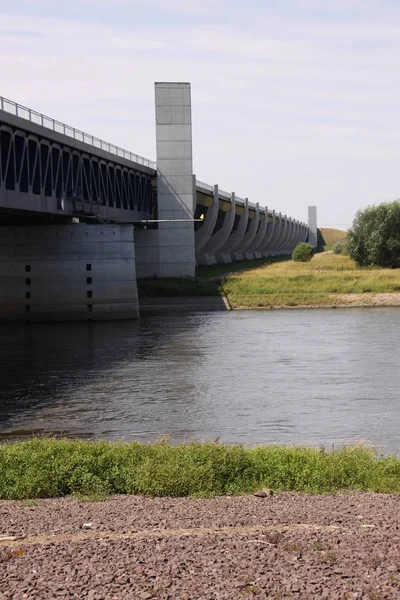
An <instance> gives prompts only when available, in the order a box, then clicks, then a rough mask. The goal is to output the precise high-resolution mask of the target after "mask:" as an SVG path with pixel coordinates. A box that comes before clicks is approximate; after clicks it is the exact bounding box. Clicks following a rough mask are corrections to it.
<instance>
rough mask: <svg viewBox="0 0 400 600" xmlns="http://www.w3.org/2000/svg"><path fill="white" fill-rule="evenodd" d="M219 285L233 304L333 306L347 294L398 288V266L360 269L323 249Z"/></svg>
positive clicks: (339, 302)
mask: <svg viewBox="0 0 400 600" xmlns="http://www.w3.org/2000/svg"><path fill="white" fill-rule="evenodd" d="M222 289H223V291H224V293H225V295H226V297H227V299H228V301H229V304H230V305H231V307H232V308H246V307H248V308H255V307H260V308H268V307H278V306H283V307H290V306H299V305H302V306H321V305H322V306H324V305H328V306H335V305H337V304H346V302H347V300H346V295H348V294H360V295H361V294H368V293H375V294H381V293H394V292H400V269H397V270H396V269H381V268H368V269H360V268H358V267H356V265H355V263H354V261H352V260H351V259H350V258H349V257H348V256H340V255H339V256H335V255H333V254H331V253H322V254H317V255H316V256H314V258H313V259H312V260H311V261H310V262H308V263H296V262H293V261H286V262H280V263H274V264H270V265H266V266H263V267H261V268H258V269H253V270H250V271H246V272H243V273H232V274H231V275H228V276H227V277H226V278H225V279H224V281H223V283H222ZM349 302H350V300H349Z"/></svg>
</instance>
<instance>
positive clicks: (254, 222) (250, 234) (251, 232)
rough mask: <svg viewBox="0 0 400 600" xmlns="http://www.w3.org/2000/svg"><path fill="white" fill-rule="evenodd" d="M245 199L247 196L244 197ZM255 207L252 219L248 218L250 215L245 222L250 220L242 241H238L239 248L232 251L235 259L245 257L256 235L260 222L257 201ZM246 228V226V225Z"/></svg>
mask: <svg viewBox="0 0 400 600" xmlns="http://www.w3.org/2000/svg"><path fill="white" fill-rule="evenodd" d="M246 201H247V198H246ZM255 209H256V214H255V217H254V218H253V219H250V216H249V218H248V221H247V223H248V222H249V221H251V223H250V227H249V228H248V230H247V232H246V233H245V234H244V236H243V238H242V241H241V242H240V245H239V248H238V249H237V250H236V252H234V259H235V260H243V259H244V258H246V250H247V248H249V247H250V245H251V244H252V243H253V241H254V238H255V236H256V233H257V229H258V224H259V222H260V206H259V204H258V202H257V204H256V206H255ZM249 213H250V209H249ZM246 228H247V226H246Z"/></svg>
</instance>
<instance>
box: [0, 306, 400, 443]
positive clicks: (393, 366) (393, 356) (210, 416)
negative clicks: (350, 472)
mask: <svg viewBox="0 0 400 600" xmlns="http://www.w3.org/2000/svg"><path fill="white" fill-rule="evenodd" d="M399 340H400V309H396V308H374V309H355V308H351V309H336V310H332V309H331V310H329V309H328V310H326V309H325V310H323V309H320V310H286V311H285V310H277V311H267V312H262V311H240V312H226V313H193V314H186V315H168V316H165V315H164V316H151V317H150V316H149V317H142V318H141V319H140V321H138V322H119V323H118V322H117V323H89V324H84V323H79V324H59V325H47V324H46V325H31V326H29V325H26V326H25V325H24V326H23V325H21V326H19V325H18V326H17V325H0V440H1V439H2V440H5V439H16V438H21V437H24V436H27V435H32V434H38V433H43V434H62V433H63V434H66V435H68V436H71V437H78V438H105V439H110V440H115V439H120V438H124V439H125V440H134V439H139V440H142V441H143V440H154V439H156V438H159V437H160V436H162V435H164V434H168V435H169V436H170V439H171V441H173V442H176V441H181V440H193V439H196V440H213V439H216V438H219V439H220V440H221V441H224V442H234V443H239V442H240V443H244V444H246V445H254V444H259V443H262V444H268V443H272V442H277V443H285V444H289V443H296V444H299V443H306V444H313V445H319V444H323V445H325V446H326V447H328V448H330V447H331V446H332V444H335V445H337V444H340V443H343V442H354V441H356V440H367V441H369V442H373V443H374V444H377V445H379V446H380V447H382V449H384V450H385V451H396V452H397V451H399V450H400V368H399V367H400V353H399Z"/></svg>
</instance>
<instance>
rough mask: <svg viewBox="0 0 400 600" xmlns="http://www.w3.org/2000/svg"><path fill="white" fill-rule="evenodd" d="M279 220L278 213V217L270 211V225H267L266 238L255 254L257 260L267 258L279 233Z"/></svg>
mask: <svg viewBox="0 0 400 600" xmlns="http://www.w3.org/2000/svg"><path fill="white" fill-rule="evenodd" d="M279 219H280V213H279V216H278V215H276V214H275V211H274V210H273V211H272V223H269V225H268V232H267V236H266V238H265V240H264V243H263V245H262V247H261V248H259V249H258V251H257V253H256V254H255V256H257V258H262V257H267V256H269V252H270V250H271V248H272V247H273V245H274V244H275V242H276V240H277V239H278V236H279V231H280V223H279Z"/></svg>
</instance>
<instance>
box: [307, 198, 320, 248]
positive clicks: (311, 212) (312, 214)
mask: <svg viewBox="0 0 400 600" xmlns="http://www.w3.org/2000/svg"><path fill="white" fill-rule="evenodd" d="M308 227H309V230H310V231H309V234H308V243H309V244H311V246H314V248H316V247H317V245H318V226H317V207H316V206H309V207H308Z"/></svg>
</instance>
